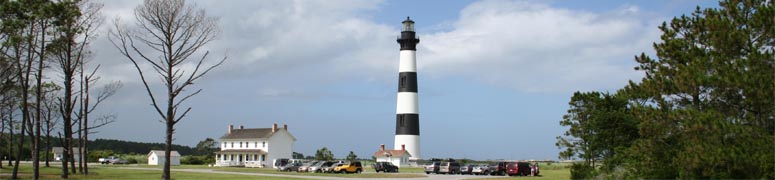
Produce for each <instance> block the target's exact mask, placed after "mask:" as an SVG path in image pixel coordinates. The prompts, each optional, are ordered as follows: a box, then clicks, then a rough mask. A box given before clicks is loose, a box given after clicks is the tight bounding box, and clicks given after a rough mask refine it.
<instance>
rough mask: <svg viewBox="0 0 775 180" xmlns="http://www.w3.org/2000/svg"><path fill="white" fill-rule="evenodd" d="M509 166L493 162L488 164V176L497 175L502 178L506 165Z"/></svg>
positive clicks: (504, 163)
mask: <svg viewBox="0 0 775 180" xmlns="http://www.w3.org/2000/svg"><path fill="white" fill-rule="evenodd" d="M507 164H509V163H508V162H495V163H492V164H490V166H489V167H490V175H493V176H495V175H499V176H503V175H506V165H507Z"/></svg>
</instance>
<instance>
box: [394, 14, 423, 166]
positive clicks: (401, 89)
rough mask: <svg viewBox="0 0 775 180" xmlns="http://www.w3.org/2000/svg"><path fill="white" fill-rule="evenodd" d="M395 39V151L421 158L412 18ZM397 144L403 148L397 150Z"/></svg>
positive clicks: (417, 41)
mask: <svg viewBox="0 0 775 180" xmlns="http://www.w3.org/2000/svg"><path fill="white" fill-rule="evenodd" d="M401 24H403V28H402V30H401V35H400V36H399V37H398V39H397V40H396V41H398V44H399V45H401V50H400V56H399V60H398V97H397V102H396V139H395V145H394V146H393V147H394V148H395V149H396V150H402V149H406V151H407V152H409V154H410V155H411V158H409V159H410V160H418V159H422V156H421V154H420V111H419V108H418V102H417V99H418V98H417V59H416V58H417V43H420V39H418V38H417V37H416V36H415V32H414V21H412V20H411V19H409V17H406V20H404V21H403V22H401ZM399 147H403V148H402V149H399Z"/></svg>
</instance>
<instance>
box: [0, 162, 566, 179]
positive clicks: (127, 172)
mask: <svg viewBox="0 0 775 180" xmlns="http://www.w3.org/2000/svg"><path fill="white" fill-rule="evenodd" d="M21 165H22V166H21V167H20V171H19V174H20V178H22V179H30V178H31V174H32V166H31V164H21ZM540 167H541V176H536V177H529V176H528V177H508V176H503V177H497V178H490V177H491V176H473V175H472V176H470V178H469V179H484V178H485V177H487V179H496V180H497V179H570V170H569V169H568V168H567V166H566V165H564V164H559V163H554V164H541V165H540ZM138 168H147V169H138ZM364 168H365V169H364V171H366V172H373V171H374V170H373V169H371V168H370V167H364ZM172 170H173V171H172V178H173V179H270V180H271V179H299V178H289V177H272V176H262V175H259V174H256V175H240V174H219V173H218V172H221V173H224V172H240V173H263V174H280V175H294V176H323V177H342V178H421V177H426V175H425V174H424V173H423V169H422V168H401V169H400V172H401V173H363V174H330V173H298V172H278V171H276V170H274V169H271V168H243V167H207V166H206V165H181V166H172ZM191 170H212V171H213V172H214V173H206V172H180V171H191ZM11 171H12V168H11V167H10V166H3V168H2V169H0V174H2V175H1V176H0V179H9V178H10V173H11ZM89 171H90V175H88V176H84V175H71V176H70V179H159V178H161V167H160V166H151V165H138V164H132V165H94V166H90V168H89ZM60 173H61V168H59V167H58V166H52V167H48V168H46V167H42V168H41V179H59V174H60Z"/></svg>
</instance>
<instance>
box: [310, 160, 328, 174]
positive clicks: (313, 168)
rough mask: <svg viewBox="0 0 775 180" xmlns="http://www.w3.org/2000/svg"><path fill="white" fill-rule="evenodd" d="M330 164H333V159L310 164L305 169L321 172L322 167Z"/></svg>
mask: <svg viewBox="0 0 775 180" xmlns="http://www.w3.org/2000/svg"><path fill="white" fill-rule="evenodd" d="M332 164H334V161H320V163H318V164H316V165H314V166H310V167H309V169H307V170H308V171H309V172H316V173H322V172H323V168H324V167H329V166H331V165H332Z"/></svg>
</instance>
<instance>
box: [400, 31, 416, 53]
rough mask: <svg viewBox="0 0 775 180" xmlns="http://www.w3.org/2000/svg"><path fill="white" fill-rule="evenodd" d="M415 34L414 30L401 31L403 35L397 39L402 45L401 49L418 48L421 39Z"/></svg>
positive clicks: (414, 49)
mask: <svg viewBox="0 0 775 180" xmlns="http://www.w3.org/2000/svg"><path fill="white" fill-rule="evenodd" d="M414 34H415V32H414V31H404V32H401V37H399V38H398V39H397V40H396V41H397V42H398V44H400V45H401V50H413V51H416V50H417V43H420V39H417V38H416V37H415V36H414Z"/></svg>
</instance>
